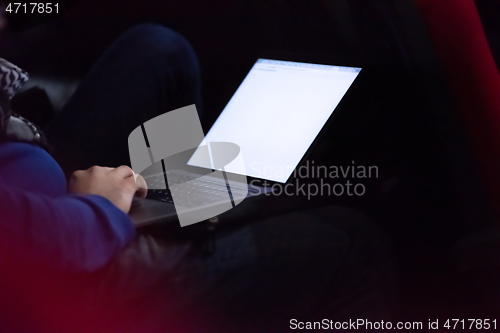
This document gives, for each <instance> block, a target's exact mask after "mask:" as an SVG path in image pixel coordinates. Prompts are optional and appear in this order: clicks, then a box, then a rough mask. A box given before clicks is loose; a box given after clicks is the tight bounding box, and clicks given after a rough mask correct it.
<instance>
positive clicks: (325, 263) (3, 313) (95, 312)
mask: <svg viewBox="0 0 500 333" xmlns="http://www.w3.org/2000/svg"><path fill="white" fill-rule="evenodd" d="M0 73H1V75H2V78H1V79H0V86H1V91H2V98H1V100H2V102H1V112H2V114H1V120H2V123H1V125H2V127H1V130H2V132H1V143H0V272H1V273H0V297H1V301H0V304H1V305H0V317H2V318H1V319H2V320H0V323H1V324H0V325H3V326H4V328H5V330H9V329H10V330H15V331H20V330H28V331H37V332H43V331H48V332H59V331H61V332H100V331H105V332H124V331H127V332H179V331H200V330H201V331H204V332H209V331H218V332H221V331H230V332H231V331H232V332H234V331H239V332H242V331H262V330H263V329H264V330H266V331H269V330H270V331H275V332H279V331H284V330H288V329H289V328H290V325H291V324H290V323H291V320H292V319H296V320H299V321H312V320H321V319H324V318H328V319H330V320H349V319H357V318H364V319H367V320H374V321H375V320H377V321H380V320H387V319H388V318H390V314H391V311H392V307H391V305H392V304H393V295H394V293H393V289H392V288H393V278H394V271H393V266H392V262H391V260H390V254H389V249H388V245H387V242H386V241H385V238H384V236H383V234H382V233H381V232H380V230H379V229H378V228H377V226H376V225H375V224H374V223H373V222H372V221H370V219H369V218H367V217H366V216H364V215H362V214H361V213H358V212H356V211H354V210H351V209H347V208H342V207H334V206H332V207H325V208H319V209H314V210H309V211H301V212H291V213H289V214H285V215H282V216H277V217H272V218H267V219H266V218H264V219H261V220H259V221H253V222H252V223H248V224H245V225H243V226H241V227H239V228H231V229H229V228H228V229H227V230H224V229H222V230H220V231H219V232H218V233H217V234H216V241H217V249H216V251H215V253H213V254H211V255H207V254H206V253H205V252H204V251H203V250H202V249H201V247H200V246H199V242H198V239H197V238H196V237H193V236H192V235H190V234H188V233H183V232H182V231H181V232H173V233H169V232H167V231H166V230H167V229H165V228H162V226H161V225H158V226H157V228H156V229H154V228H153V229H154V230H155V232H151V231H147V230H140V229H139V230H136V228H135V227H134V225H133V223H132V222H131V220H130V219H129V217H128V215H127V213H128V212H129V210H130V207H131V203H132V199H133V197H134V196H141V197H144V196H145V195H146V191H145V190H144V189H141V188H140V187H139V186H137V185H136V182H135V179H136V177H137V176H136V175H135V174H134V172H133V170H132V169H131V168H130V167H128V166H127V164H128V163H129V159H128V158H129V157H128V146H127V137H128V135H129V133H130V132H131V131H132V130H133V129H134V128H136V127H137V126H139V125H140V124H142V123H144V122H145V121H147V120H149V119H151V118H153V117H155V116H157V115H159V114H162V113H165V112H167V111H169V110H174V109H177V108H179V107H182V106H185V105H190V104H196V105H197V106H198V109H200V106H201V105H200V104H201V103H200V100H201V98H200V74H199V64H198V61H197V58H196V56H195V53H194V52H193V49H192V47H191V45H190V44H189V42H188V41H187V40H186V39H185V38H183V37H182V36H181V35H179V34H178V33H176V32H174V31H172V30H170V29H167V28H164V27H161V26H157V25H152V24H144V25H140V26H137V27H135V28H133V29H131V30H129V31H127V32H126V33H125V34H123V35H122V36H121V37H120V38H119V39H118V40H117V41H116V42H115V43H114V44H113V45H112V46H111V47H110V48H109V49H108V50H107V52H106V53H105V54H104V55H103V56H102V58H101V59H100V60H99V61H98V62H97V64H96V65H95V66H94V67H93V68H92V70H91V71H90V72H89V73H88V75H87V76H86V78H85V79H84V80H83V81H82V82H81V84H80V85H79V87H78V90H77V91H76V92H75V93H74V95H73V96H72V97H71V99H70V100H69V102H68V103H67V104H66V105H65V107H64V108H63V110H62V111H61V112H60V113H59V114H58V115H57V116H56V117H55V119H53V120H52V121H51V122H50V123H49V124H48V126H47V127H46V128H44V129H43V131H42V130H40V129H38V128H37V127H36V126H35V125H34V124H32V123H31V122H30V121H29V120H26V119H24V118H22V117H20V116H18V115H16V114H15V113H14V111H15V110H11V109H10V106H9V101H10V99H11V98H12V96H13V95H14V93H15V91H16V90H17V89H18V88H19V87H20V86H21V85H22V84H23V83H24V82H25V81H26V80H27V79H28V74H27V73H26V72H25V71H23V70H21V69H19V68H18V67H16V66H15V65H12V64H10V63H8V62H7V61H4V60H2V61H1V62H0ZM49 152H52V154H49ZM67 179H68V180H67Z"/></svg>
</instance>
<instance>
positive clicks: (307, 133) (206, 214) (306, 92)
mask: <svg viewBox="0 0 500 333" xmlns="http://www.w3.org/2000/svg"><path fill="white" fill-rule="evenodd" d="M284 59H288V60H284ZM361 70H362V68H361V67H360V66H345V65H339V64H332V63H331V62H327V61H321V62H318V61H314V62H312V61H311V62H308V61H296V60H290V58H289V57H288V58H283V57H279V58H278V57H262V58H259V59H257V61H256V62H255V63H254V64H253V66H252V67H251V69H250V71H249V72H248V74H247V75H246V77H245V78H244V80H243V81H242V83H241V84H240V86H239V87H238V89H237V90H236V92H235V93H234V95H233V96H232V98H231V99H230V101H229V102H228V103H227V105H226V107H225V108H224V109H223V111H222V112H221V114H220V115H219V117H218V119H217V120H216V121H215V123H214V124H213V126H212V127H211V128H210V130H209V131H208V133H207V134H206V135H205V136H203V133H202V131H201V125H199V126H198V125H197V124H196V122H197V121H198V123H199V119H198V120H197V119H196V117H197V114H196V109H195V108H194V106H189V107H186V108H183V109H179V110H175V111H171V112H168V113H167V114H165V115H166V116H167V115H169V114H170V119H169V120H170V121H169V122H168V123H170V124H172V120H175V121H177V124H187V123H189V124H196V125H195V126H194V130H193V129H192V128H191V129H187V128H182V127H183V126H179V125H176V126H175V128H172V130H170V131H163V132H164V133H170V135H171V134H172V133H173V132H175V134H176V135H177V136H176V137H175V139H174V137H173V136H170V139H167V138H166V137H165V136H167V134H164V135H163V136H164V137H162V138H159V137H156V136H155V135H156V134H154V133H153V131H154V130H155V129H158V128H160V127H159V126H160V125H161V123H162V121H161V119H160V118H158V119H153V120H152V121H149V124H146V123H145V124H144V126H141V128H140V129H137V131H136V134H137V136H138V137H141V135H144V138H145V139H144V142H145V146H144V144H143V145H142V146H141V147H142V148H138V147H136V148H134V149H136V150H137V149H139V150H141V151H145V150H146V149H148V150H149V156H150V162H149V164H151V167H149V168H146V169H145V171H144V172H141V174H142V175H143V177H144V179H145V180H146V183H147V184H148V195H147V198H145V199H134V202H133V204H132V208H131V211H130V213H129V215H130V217H131V219H132V221H133V222H134V224H135V225H136V226H138V227H140V226H144V225H148V224H151V223H155V222H159V221H180V222H181V226H185V225H189V224H192V223H195V222H198V221H201V220H203V219H204V218H206V219H208V218H210V217H213V216H216V215H218V214H219V213H221V212H224V211H227V210H229V209H232V208H234V207H235V206H236V205H238V204H241V205H244V204H245V202H246V201H247V200H252V199H253V198H255V197H258V196H261V195H263V194H266V193H269V192H270V191H271V189H273V188H274V187H273V185H274V184H281V185H282V186H284V185H285V184H286V183H287V181H289V179H290V178H291V176H292V174H293V172H294V170H295V168H297V167H298V166H299V165H300V164H301V162H303V161H304V160H305V158H306V155H307V153H308V152H309V151H310V148H311V146H312V145H313V142H315V140H316V138H317V137H318V135H319V134H320V132H321V131H322V129H323V128H324V127H325V125H326V124H327V122H329V120H330V121H331V118H332V115H333V114H334V113H335V111H336V110H337V109H338V106H339V104H340V103H341V100H343V99H345V98H344V96H345V95H346V93H347V92H348V90H349V89H350V87H351V86H352V85H353V83H354V82H355V80H356V79H357V78H358V76H359V74H360V72H361ZM358 81H359V80H358ZM193 108H194V111H193ZM177 116H179V117H180V116H182V117H184V118H183V119H182V120H179V119H180V118H179V119H174V118H175V117H177ZM186 118H190V119H186ZM188 120H189V122H188ZM155 126H156V127H155ZM190 126H191V125H190ZM190 131H191V132H192V133H195V134H193V135H191V136H190V138H191V139H186V140H187V141H190V145H191V146H189V145H187V146H186V147H188V148H190V147H192V148H190V149H183V150H182V149H181V150H182V151H180V152H178V151H179V149H177V150H176V151H175V152H174V153H175V154H173V157H172V156H170V157H166V158H161V160H160V158H156V159H154V158H153V155H154V154H152V153H151V149H153V143H152V141H154V142H159V143H158V144H156V146H158V147H159V146H161V147H162V148H161V149H163V148H164V146H165V145H164V144H160V143H161V142H173V141H175V142H181V140H177V139H176V138H179V137H180V136H185V134H183V133H186V132H190ZM200 131H201V136H200V135H199V133H200ZM141 132H142V134H141ZM151 133H153V135H151ZM196 133H198V134H196ZM131 136H132V134H131ZM148 138H149V140H148ZM193 138H194V139H193ZM140 140H142V137H141V138H140ZM162 140H163V141H162ZM186 140H183V141H186ZM148 141H149V142H148ZM141 142H142V141H141ZM146 147H147V148H146ZM184 148H185V147H184ZM129 149H131V150H132V149H133V148H132V147H131V146H130V137H129ZM153 150H154V149H153ZM142 153H143V155H142V156H147V153H144V152H142ZM162 153H163V154H164V155H168V154H167V153H166V152H165V151H163V152H162ZM170 155H172V154H170ZM131 160H132V152H131ZM136 164H137V163H136ZM132 168H133V169H134V171H135V170H136V169H135V167H134V162H133V161H132ZM141 169H143V168H141ZM136 172H137V171H136ZM193 221H194V222H193Z"/></svg>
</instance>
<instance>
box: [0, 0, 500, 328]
mask: <svg viewBox="0 0 500 333" xmlns="http://www.w3.org/2000/svg"><path fill="white" fill-rule="evenodd" d="M476 4H477V7H478V10H479V12H480V15H481V19H482V20H483V26H484V28H485V32H486V35H487V37H488V40H489V42H490V46H491V49H492V52H493V54H494V56H495V58H496V60H497V64H498V63H499V59H500V42H499V38H500V20H499V19H498V17H499V16H500V2H498V1H494V0H491V1H488V0H481V1H476ZM143 22H155V23H158V24H162V25H165V26H168V27H170V28H172V29H174V30H176V31H178V32H180V33H181V34H183V35H184V36H185V37H186V38H187V39H188V40H189V41H190V42H191V43H192V45H193V47H194V49H195V51H196V52H197V54H198V57H199V60H200V63H201V68H202V80H203V102H204V103H203V124H204V127H205V128H208V127H209V126H210V124H211V123H213V121H214V120H215V119H216V117H217V116H218V114H219V113H220V111H222V109H223V107H224V106H225V103H227V101H228V100H229V98H230V97H231V95H232V94H233V92H234V91H235V90H236V88H237V86H238V84H239V83H240V82H241V80H242V78H243V77H244V75H245V74H246V73H247V71H248V69H249V68H250V66H251V65H252V64H253V62H254V61H255V59H256V58H257V56H258V55H259V54H260V53H261V52H263V51H266V50H278V51H287V52H292V53H307V54H320V55H328V56H332V57H335V58H350V59H352V58H358V59H362V60H363V61H366V62H369V63H370V64H371V65H372V68H373V71H372V76H371V78H370V80H367V81H366V82H363V85H362V87H361V88H360V90H359V91H362V96H360V98H358V99H354V100H353V101H351V104H350V105H349V112H344V113H342V114H341V115H339V117H338V119H336V122H335V123H334V124H333V125H332V127H331V128H330V129H329V131H328V134H327V136H326V137H325V138H324V140H323V141H322V142H321V143H320V144H319V146H318V147H317V148H316V150H315V151H314V152H313V155H312V158H314V159H315V160H316V161H321V162H323V163H332V164H334V165H342V164H350V161H351V160H356V162H357V164H362V165H377V166H379V169H380V172H381V174H380V178H379V179H376V180H372V183H369V184H368V189H369V193H368V194H367V195H366V196H365V197H363V198H361V199H359V198H357V199H356V200H354V199H350V198H338V199H337V198H331V197H330V198H318V199H316V200H313V201H312V202H307V203H304V202H301V203H300V204H302V205H304V206H311V205H325V204H343V205H347V206H352V207H355V208H357V209H360V210H362V211H363V212H365V213H367V214H369V215H370V216H371V217H372V218H373V219H375V220H376V221H377V223H378V224H379V225H380V226H381V227H382V228H383V229H384V230H385V231H386V232H387V234H388V235H389V237H390V239H391V241H392V242H393V244H394V248H395V253H396V254H397V258H398V268H399V271H400V279H399V280H400V283H399V284H400V285H399V290H400V294H399V298H400V302H401V307H400V309H399V310H398V311H399V313H398V315H399V316H400V317H401V318H402V319H407V320H423V321H424V322H426V319H433V318H445V319H446V318H491V319H494V316H495V315H496V314H497V313H498V309H499V305H500V302H499V301H500V299H499V298H500V293H499V291H500V286H499V283H500V274H499V269H498V267H499V265H498V262H499V260H500V245H499V242H498V241H497V240H494V241H492V242H490V243H488V244H487V245H485V246H484V247H481V248H480V249H470V248H469V247H468V246H469V245H467V244H469V243H470V242H472V243H474V241H470V239H471V237H472V240H474V239H477V238H478V237H482V236H481V235H484V234H491V230H494V229H491V228H492V225H493V219H492V217H491V215H490V213H489V209H490V208H489V204H488V199H487V196H486V194H485V191H484V188H483V187H484V184H482V182H481V176H480V174H479V173H478V171H477V168H476V164H475V163H476V162H475V159H474V155H473V153H472V152H471V149H470V147H469V143H468V140H467V137H466V136H465V134H464V132H463V130H462V125H461V123H460V120H459V119H458V116H457V115H456V112H455V110H456V106H455V105H454V99H453V96H452V94H451V93H450V92H449V91H448V86H447V82H446V79H445V77H444V76H443V74H442V72H441V69H440V65H439V63H438V61H437V58H436V57H435V55H434V53H433V52H434V50H433V47H432V44H431V42H430V40H429V36H428V35H427V31H426V29H425V26H424V24H423V22H422V21H421V18H420V16H419V14H418V12H417V10H416V8H415V7H414V6H413V4H412V2H411V1H404V0H401V1H372V0H351V1H319V0H318V1H316V0H311V1H300V0H294V1H293V0H291V1H284V0H271V1H270V0H239V1H231V2H229V1H221V0H205V1H201V0H150V1H146V0H144V1H130V0H120V1H118V0H113V1H112V0H110V1H103V0H87V1H80V2H79V3H78V5H77V6H76V7H75V8H74V9H72V10H71V11H69V12H68V13H67V14H65V15H64V16H62V17H60V18H57V19H55V20H53V21H51V22H49V23H46V24H43V25H40V26H38V27H36V28H32V29H27V30H25V31H21V32H16V33H12V32H11V31H9V29H8V28H7V29H5V30H4V31H2V32H1V33H0V52H1V54H0V55H1V56H2V57H4V58H6V59H8V60H10V61H12V62H14V63H16V64H17V65H18V66H20V67H22V68H24V69H26V70H28V71H29V72H30V73H31V74H33V75H36V76H41V77H43V76H47V77H50V78H56V79H58V80H61V81H63V82H64V80H67V79H75V80H77V79H81V78H82V77H84V75H85V73H86V72H87V71H88V70H89V69H90V67H91V66H92V64H93V63H94V62H95V61H96V60H97V59H98V57H99V56H100V55H101V54H102V53H103V52H104V50H105V49H106V47H107V46H109V45H110V44H111V43H112V42H113V41H114V40H115V39H116V38H117V37H118V36H119V35H120V34H121V33H122V32H124V31H125V30H126V29H128V28H130V27H132V26H134V25H136V24H139V23H143ZM137 52H142V50H137ZM318 164H319V163H318ZM300 204H299V205H300ZM478 233H479V236H477V235H478ZM464 242H465V243H464ZM468 242H469V243H468ZM464 244H465V245H464ZM470 262H473V263H478V264H472V265H471V264H469V263H470ZM497 319H500V318H497Z"/></svg>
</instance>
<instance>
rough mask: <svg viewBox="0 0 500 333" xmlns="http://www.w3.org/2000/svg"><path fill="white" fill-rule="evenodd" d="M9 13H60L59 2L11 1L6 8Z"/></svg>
mask: <svg viewBox="0 0 500 333" xmlns="http://www.w3.org/2000/svg"><path fill="white" fill-rule="evenodd" d="M5 11H6V12H7V13H9V14H37V13H38V14H51V13H56V14H58V13H59V4H58V3H57V2H56V3H52V2H30V3H21V2H10V3H9V4H8V6H7V8H5Z"/></svg>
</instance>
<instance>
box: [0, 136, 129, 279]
mask: <svg viewBox="0 0 500 333" xmlns="http://www.w3.org/2000/svg"><path fill="white" fill-rule="evenodd" d="M66 187H67V184H66V179H65V177H64V174H63V172H62V170H61V168H60V167H59V165H58V164H57V163H56V161H55V160H54V159H53V158H52V157H51V156H50V155H49V154H48V153H47V152H46V151H45V150H43V149H42V148H40V147H38V146H35V145H30V144H26V143H16V142H7V143H0V258H2V256H12V257H13V258H19V259H22V260H26V261H27V262H30V261H33V262H37V263H42V264H46V265H50V266H51V267H53V268H54V269H57V270H59V269H61V270H71V271H87V272H89V271H94V270H96V269H99V268H100V267H102V266H104V265H105V264H106V263H107V262H109V261H110V260H111V259H112V258H113V256H115V255H116V254H117V253H118V252H119V251H121V250H122V249H123V248H124V247H125V246H126V245H127V244H128V243H129V242H130V241H131V240H132V238H133V237H134V235H135V228H134V226H133V224H132V222H131V221H130V219H129V218H128V216H127V215H126V214H125V213H123V212H122V211H121V210H119V209H118V208H116V207H115V206H114V205H113V204H112V203H111V202H110V201H109V200H107V199H105V198H103V197H100V196H97V195H88V196H77V195H70V194H68V193H67V189H66ZM1 266H2V263H1V262H0V269H1Z"/></svg>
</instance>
